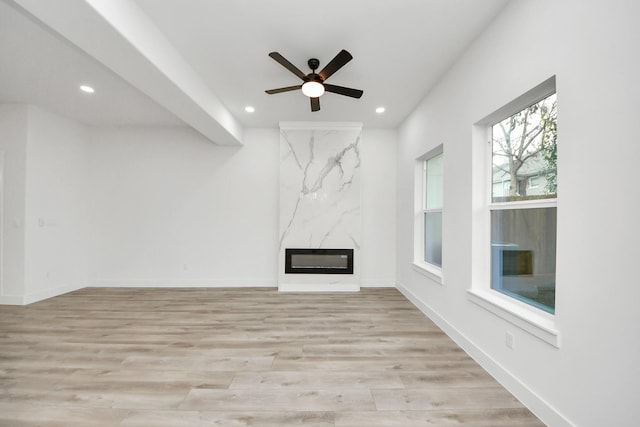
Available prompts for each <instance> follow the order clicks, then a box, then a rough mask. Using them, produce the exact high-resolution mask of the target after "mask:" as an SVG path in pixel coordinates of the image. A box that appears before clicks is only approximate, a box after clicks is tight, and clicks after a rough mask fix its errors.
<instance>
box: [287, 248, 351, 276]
mask: <svg viewBox="0 0 640 427" xmlns="http://www.w3.org/2000/svg"><path fill="white" fill-rule="evenodd" d="M284 272H285V274H353V249H290V248H287V249H285V264H284Z"/></svg>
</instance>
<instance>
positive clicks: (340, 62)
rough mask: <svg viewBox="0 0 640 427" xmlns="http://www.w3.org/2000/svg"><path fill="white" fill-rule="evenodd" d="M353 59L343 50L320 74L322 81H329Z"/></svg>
mask: <svg viewBox="0 0 640 427" xmlns="http://www.w3.org/2000/svg"><path fill="white" fill-rule="evenodd" d="M352 59H353V56H351V54H350V53H349V52H347V51H346V50H344V49H342V50H341V51H340V52H338V54H337V55H336V57H335V58H333V59H332V60H331V62H329V63H328V64H327V65H326V66H325V67H324V68H323V69H322V71H320V72H319V73H318V75H319V76H320V77H322V80H327V79H328V78H329V77H331V75H332V74H333V73H335V72H336V71H338V70H339V69H340V68H342V67H344V66H345V64H346V63H347V62H349V61H351V60H352Z"/></svg>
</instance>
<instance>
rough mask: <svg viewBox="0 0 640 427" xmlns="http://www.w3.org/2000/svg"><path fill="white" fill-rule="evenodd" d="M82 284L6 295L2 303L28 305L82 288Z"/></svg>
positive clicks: (0, 301)
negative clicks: (25, 293)
mask: <svg viewBox="0 0 640 427" xmlns="http://www.w3.org/2000/svg"><path fill="white" fill-rule="evenodd" d="M83 287H84V286H82V285H67V286H59V287H57V288H53V289H45V290H43V291H39V292H34V293H31V294H27V295H5V296H1V297H0V305H28V304H33V303H34V302H38V301H42V300H45V299H49V298H53V297H57V296H59V295H63V294H66V293H69V292H73V291H77V290H78V289H82V288H83Z"/></svg>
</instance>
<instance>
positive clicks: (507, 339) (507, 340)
mask: <svg viewBox="0 0 640 427" xmlns="http://www.w3.org/2000/svg"><path fill="white" fill-rule="evenodd" d="M514 341H515V339H514V337H513V334H512V333H511V332H507V333H505V334H504V344H505V345H506V346H507V348H510V349H511V350H513V346H514Z"/></svg>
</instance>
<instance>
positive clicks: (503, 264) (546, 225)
mask: <svg viewBox="0 0 640 427" xmlns="http://www.w3.org/2000/svg"><path fill="white" fill-rule="evenodd" d="M556 211H557V208H536V209H507V210H494V211H491V288H493V289H495V290H497V291H499V292H502V293H504V294H507V295H509V296H512V297H514V298H517V299H519V300H521V301H524V302H526V303H527V304H531V305H533V306H535V307H538V308H541V309H543V310H545V311H548V312H550V313H554V312H555V295H556Z"/></svg>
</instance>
